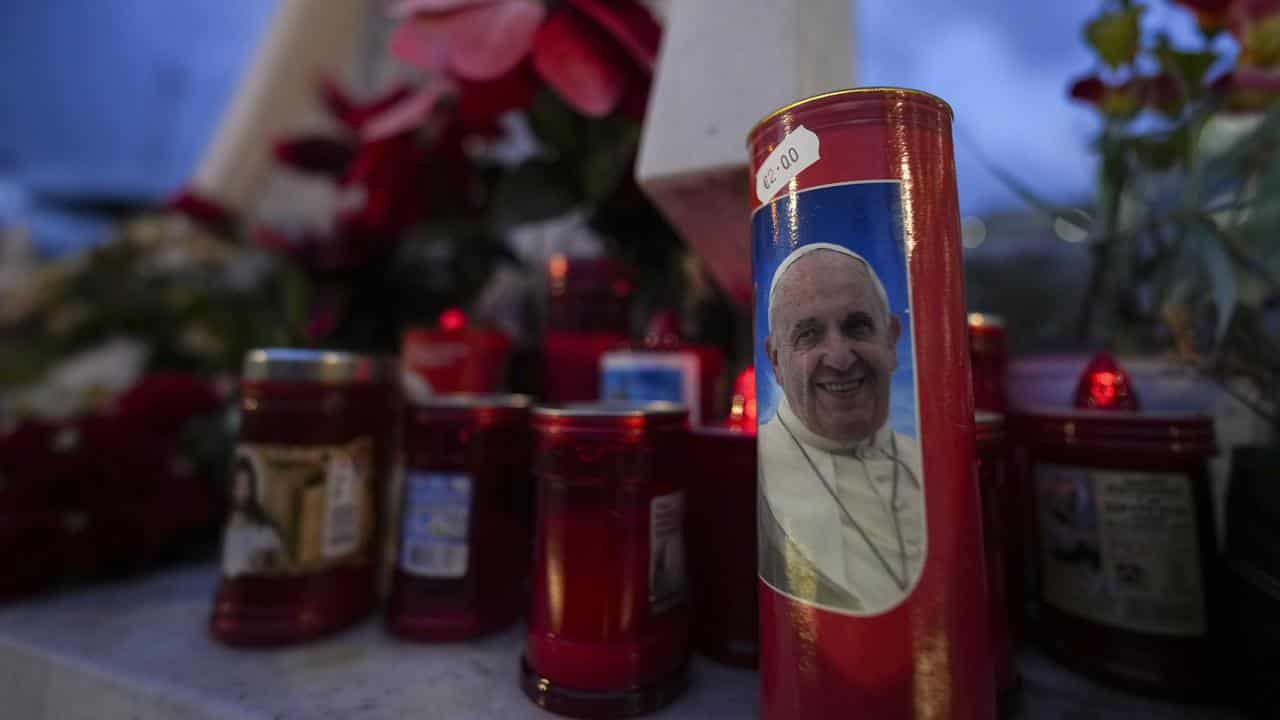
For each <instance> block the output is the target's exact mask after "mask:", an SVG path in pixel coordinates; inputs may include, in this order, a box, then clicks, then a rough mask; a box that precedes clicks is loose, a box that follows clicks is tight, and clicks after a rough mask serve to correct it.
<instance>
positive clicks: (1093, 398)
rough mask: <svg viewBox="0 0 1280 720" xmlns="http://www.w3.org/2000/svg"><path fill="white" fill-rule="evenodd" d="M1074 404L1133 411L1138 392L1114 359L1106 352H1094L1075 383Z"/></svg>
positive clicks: (1087, 407) (1136, 403) (1136, 408)
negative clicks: (1077, 382)
mask: <svg viewBox="0 0 1280 720" xmlns="http://www.w3.org/2000/svg"><path fill="white" fill-rule="evenodd" d="M1075 406H1076V407H1077V408H1080V409H1082V410H1085V409H1093V410H1114V411H1125V410H1128V411H1130V412H1136V411H1137V410H1138V409H1139V403H1138V394H1137V392H1136V391H1135V390H1134V389H1133V384H1132V383H1131V382H1130V381H1129V373H1127V372H1125V371H1124V370H1122V369H1120V366H1119V365H1118V364H1116V360H1115V358H1113V357H1111V355H1110V354H1108V353H1098V354H1097V355H1095V356H1094V358H1093V360H1091V361H1090V362H1089V365H1088V367H1086V368H1085V369H1084V373H1083V374H1082V375H1081V376H1080V382H1079V384H1077V385H1076V399H1075Z"/></svg>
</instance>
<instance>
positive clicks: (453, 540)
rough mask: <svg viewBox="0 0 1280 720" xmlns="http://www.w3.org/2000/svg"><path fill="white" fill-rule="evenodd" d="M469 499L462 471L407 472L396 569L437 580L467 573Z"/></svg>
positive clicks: (469, 485)
mask: <svg viewBox="0 0 1280 720" xmlns="http://www.w3.org/2000/svg"><path fill="white" fill-rule="evenodd" d="M471 498H472V481H471V476H470V475H467V474H466V473H447V472H428V471H422V470H409V471H407V472H406V474H405V487H404V516H403V518H402V519H401V540H400V569H401V570H403V571H404V572H406V573H409V574H411V575H419V576H422V577H428V578H442V579H456V578H461V577H463V576H465V575H466V574H467V564H468V561H469V545H468V536H469V533H470V526H471Z"/></svg>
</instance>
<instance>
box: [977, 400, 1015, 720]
mask: <svg viewBox="0 0 1280 720" xmlns="http://www.w3.org/2000/svg"><path fill="white" fill-rule="evenodd" d="M974 424H975V426H976V428H977V437H976V445H977V449H978V490H979V492H980V494H981V495H982V530H983V540H984V545H985V547H986V549H987V598H988V602H989V607H990V609H991V613H990V617H991V644H992V647H993V648H994V651H995V666H996V689H997V690H998V691H999V692H1000V697H999V698H998V705H999V710H1000V716H1001V717H1011V716H1012V714H1013V711H1014V709H1015V708H1016V706H1017V691H1018V671H1017V668H1016V667H1014V664H1013V655H1014V636H1013V629H1012V626H1011V624H1010V622H1009V592H1008V588H1007V587H1006V584H1005V583H1006V568H1005V564H1006V562H1007V558H1008V546H1009V544H1010V543H1012V542H1016V538H1015V536H1012V535H1010V534H1009V527H1008V520H1007V518H1008V512H1009V508H1008V503H1007V498H1008V497H1009V493H1008V487H1007V486H1008V484H1009V482H1008V474H1007V472H1008V470H1007V467H1006V450H1005V429H1004V416H1003V415H999V414H997V413H993V412H986V411H981V410H980V411H978V413H977V415H976V416H975V418H974Z"/></svg>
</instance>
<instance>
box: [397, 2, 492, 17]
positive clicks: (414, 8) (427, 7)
mask: <svg viewBox="0 0 1280 720" xmlns="http://www.w3.org/2000/svg"><path fill="white" fill-rule="evenodd" d="M494 1H495V0H400V2H397V3H395V4H394V5H392V6H391V7H390V8H388V9H387V16H388V17H390V18H392V19H393V20H402V19H404V18H407V17H410V16H413V15H418V14H420V13H422V14H427V13H448V12H453V11H455V10H462V9H463V8H468V7H471V6H472V5H485V4H488V3H492V2H494Z"/></svg>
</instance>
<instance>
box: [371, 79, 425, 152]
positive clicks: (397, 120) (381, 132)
mask: <svg viewBox="0 0 1280 720" xmlns="http://www.w3.org/2000/svg"><path fill="white" fill-rule="evenodd" d="M443 92H444V87H443V86H442V85H441V84H440V83H432V84H430V85H427V86H426V87H423V88H422V89H420V90H419V91H418V92H417V93H415V94H414V95H411V96H409V97H407V98H405V99H403V100H401V101H400V102H399V103H397V104H395V105H393V106H390V107H387V108H385V109H384V110H383V111H382V112H381V113H379V114H378V115H375V116H372V117H370V118H369V120H368V121H367V122H366V123H365V124H364V126H363V127H362V128H361V129H360V139H361V140H364V141H365V142H370V141H374V140H382V139H384V138H389V137H392V136H394V135H399V134H401V133H406V132H409V131H411V130H417V129H418V128H420V127H422V125H423V123H425V122H426V121H427V118H429V117H431V111H432V110H434V109H435V107H436V102H438V101H439V100H440V96H441V95H442V94H443Z"/></svg>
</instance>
